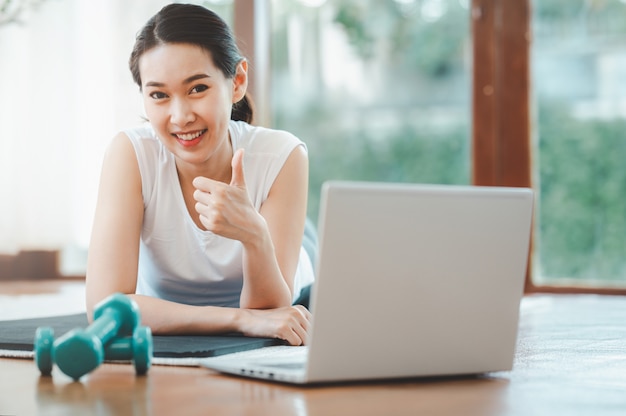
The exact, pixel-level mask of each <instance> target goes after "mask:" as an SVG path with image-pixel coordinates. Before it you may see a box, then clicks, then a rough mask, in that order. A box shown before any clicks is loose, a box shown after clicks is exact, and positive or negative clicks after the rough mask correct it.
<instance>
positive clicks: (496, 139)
mask: <svg viewBox="0 0 626 416" xmlns="http://www.w3.org/2000/svg"><path fill="white" fill-rule="evenodd" d="M531 1H532V0H472V3H471V12H470V13H471V14H470V16H471V21H472V23H471V27H472V43H473V62H474V69H473V79H472V86H473V88H472V111H473V114H472V120H473V123H472V183H473V184H474V185H479V186H513V187H530V188H532V187H533V182H532V177H533V174H532V168H533V165H532V163H533V159H532V150H533V149H532V146H531V143H532V141H531V125H532V124H531V118H530V102H531V100H530V94H531V79H530V45H531V41H532V31H531V26H530V19H531ZM234 10H235V13H234V29H235V32H236V34H237V38H238V40H239V43H240V47H241V48H242V50H243V51H244V54H245V55H246V57H247V58H248V60H249V61H250V67H251V68H252V73H253V74H254V75H253V78H251V80H250V91H251V94H252V97H253V98H254V100H255V102H256V103H257V108H256V112H257V114H258V118H257V124H260V125H266V126H270V125H271V113H270V108H271V103H270V100H269V92H270V90H271V88H270V79H271V77H270V74H271V63H270V39H269V37H270V27H271V26H270V24H271V22H270V20H271V10H270V1H269V0H254V1H252V2H251V1H250V0H235V2H234ZM531 240H532V239H531ZM532 253H533V250H532V242H531V250H530V255H529V259H528V272H527V274H526V282H525V288H524V290H525V292H526V293H599V294H622V295H624V294H626V288H624V289H620V288H600V287H584V286H547V285H536V284H535V283H534V282H533V280H532Z"/></svg>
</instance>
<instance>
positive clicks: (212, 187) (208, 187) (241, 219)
mask: <svg viewBox="0 0 626 416" xmlns="http://www.w3.org/2000/svg"><path fill="white" fill-rule="evenodd" d="M243 156H244V150H243V149H239V150H237V151H236V152H235V154H234V155H233V159H232V162H231V166H232V176H231V180H230V184H226V183H223V182H220V181H216V180H213V179H209V178H205V177H202V176H199V177H197V178H195V179H194V180H193V186H194V187H195V188H196V190H195V191H194V194H193V197H194V199H195V200H196V205H195V209H196V212H197V213H198V215H199V218H200V222H201V223H202V225H203V226H204V227H205V228H206V230H207V231H211V232H213V233H215V234H218V235H221V236H222V237H226V238H231V239H234V240H239V241H241V242H242V243H245V242H246V241H249V240H250V239H252V238H253V236H254V234H253V231H252V230H254V229H255V227H254V224H255V223H256V222H257V221H258V220H259V217H260V214H259V213H258V212H257V211H256V210H255V209H254V206H253V205H252V202H251V201H250V198H249V196H248V191H247V189H246V181H245V175H244V171H243Z"/></svg>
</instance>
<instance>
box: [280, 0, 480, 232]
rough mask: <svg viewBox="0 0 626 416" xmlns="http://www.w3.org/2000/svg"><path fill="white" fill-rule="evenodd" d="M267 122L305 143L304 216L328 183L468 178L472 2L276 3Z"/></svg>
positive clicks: (461, 180)
mask: <svg viewBox="0 0 626 416" xmlns="http://www.w3.org/2000/svg"><path fill="white" fill-rule="evenodd" d="M271 21H272V27H271V30H272V36H271V42H272V43H271V45H272V48H271V50H272V75H271V85H272V89H271V93H270V96H271V108H272V113H273V117H272V125H273V127H276V128H281V129H285V130H288V131H291V132H293V133H294V134H296V135H297V136H298V137H300V138H301V139H302V140H304V141H305V142H306V143H307V146H308V148H309V158H310V162H311V163H310V166H311V169H310V194H309V216H310V217H311V219H313V220H314V221H315V220H317V210H318V205H319V193H320V187H321V185H322V183H323V182H324V181H325V180H327V179H353V180H371V181H396V182H422V183H444V184H445V183H451V184H467V183H469V181H470V165H469V160H470V157H469V154H470V130H471V129H470V125H471V110H470V96H471V40H470V36H469V23H470V21H469V6H468V2H466V1H458V0H422V1H411V0H388V1H379V0H326V1H322V0H317V1H312V0H300V1H293V0H275V1H273V2H272V17H271Z"/></svg>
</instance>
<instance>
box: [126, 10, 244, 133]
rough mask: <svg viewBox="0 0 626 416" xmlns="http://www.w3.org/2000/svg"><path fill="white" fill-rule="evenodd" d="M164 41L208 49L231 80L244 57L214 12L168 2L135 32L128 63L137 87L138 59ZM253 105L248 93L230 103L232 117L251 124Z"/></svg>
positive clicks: (231, 34)
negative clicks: (235, 101)
mask: <svg viewBox="0 0 626 416" xmlns="http://www.w3.org/2000/svg"><path fill="white" fill-rule="evenodd" d="M166 43H188V44H192V45H196V46H200V47H201V48H202V49H204V50H205V51H207V52H209V53H210V55H211V57H212V59H213V63H214V64H215V66H217V67H218V68H219V69H220V70H221V71H222V73H223V74H224V76H225V77H226V78H229V79H232V78H233V77H234V76H235V74H236V71H237V65H238V64H239V63H240V62H241V60H242V59H244V57H243V56H242V55H241V53H240V52H239V48H237V43H236V41H235V37H234V35H233V33H232V31H231V30H230V28H229V27H228V25H227V24H226V22H224V20H222V19H221V18H220V17H219V16H218V15H217V14H215V13H214V12H212V11H211V10H208V9H206V8H204V7H202V6H197V5H193V4H170V5H168V6H165V7H163V8H162V9H161V10H160V11H159V12H158V13H157V14H155V15H154V16H153V17H152V18H151V19H150V20H148V22H147V23H146V25H145V26H144V27H143V29H141V31H140V32H139V33H138V34H137V37H136V39H135V46H134V47H133V51H132V53H131V55H130V60H129V66H130V72H131V73H132V75H133V80H134V81H135V83H137V85H139V88H141V74H140V73H139V59H140V58H141V56H142V55H143V54H144V53H145V52H146V51H148V50H150V49H152V48H154V47H155V46H158V45H162V44H166ZM253 113H254V110H253V104H252V101H251V100H250V98H249V97H248V94H246V95H245V96H244V97H243V99H242V100H241V101H239V102H237V103H235V104H233V110H232V113H231V117H230V118H231V119H232V120H241V121H245V122H247V123H252V120H253V115H254V114H253Z"/></svg>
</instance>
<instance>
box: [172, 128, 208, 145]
mask: <svg viewBox="0 0 626 416" xmlns="http://www.w3.org/2000/svg"><path fill="white" fill-rule="evenodd" d="M204 133H206V129H205V130H198V131H196V132H192V133H172V135H173V136H174V137H175V138H176V140H177V141H178V143H180V144H181V145H182V146H184V147H192V146H195V145H197V144H198V143H200V141H201V140H202V137H204Z"/></svg>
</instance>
